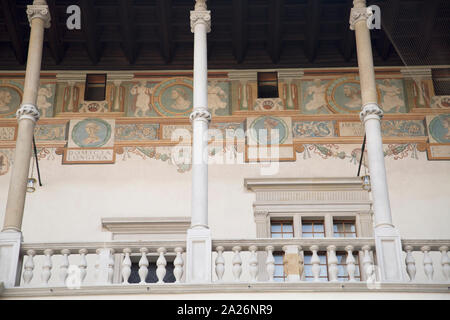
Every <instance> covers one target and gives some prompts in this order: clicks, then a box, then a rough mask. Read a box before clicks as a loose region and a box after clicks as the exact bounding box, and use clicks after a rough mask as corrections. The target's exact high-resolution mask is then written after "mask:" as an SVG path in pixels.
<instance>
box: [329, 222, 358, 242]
mask: <svg viewBox="0 0 450 320" xmlns="http://www.w3.org/2000/svg"><path fill="white" fill-rule="evenodd" d="M333 233H334V236H335V237H336V238H356V227H355V221H352V220H334V221H333Z"/></svg>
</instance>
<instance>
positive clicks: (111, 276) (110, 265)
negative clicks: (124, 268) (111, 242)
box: [107, 249, 115, 284]
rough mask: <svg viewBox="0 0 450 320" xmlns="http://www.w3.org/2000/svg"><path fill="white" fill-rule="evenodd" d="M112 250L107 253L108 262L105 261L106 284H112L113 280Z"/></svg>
mask: <svg viewBox="0 0 450 320" xmlns="http://www.w3.org/2000/svg"><path fill="white" fill-rule="evenodd" d="M114 253H115V251H114V249H110V250H109V253H108V261H107V265H108V283H110V284H112V283H113V278H114Z"/></svg>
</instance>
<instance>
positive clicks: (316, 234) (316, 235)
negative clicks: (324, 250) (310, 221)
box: [314, 233, 325, 238]
mask: <svg viewBox="0 0 450 320" xmlns="http://www.w3.org/2000/svg"><path fill="white" fill-rule="evenodd" d="M314 238H325V233H314Z"/></svg>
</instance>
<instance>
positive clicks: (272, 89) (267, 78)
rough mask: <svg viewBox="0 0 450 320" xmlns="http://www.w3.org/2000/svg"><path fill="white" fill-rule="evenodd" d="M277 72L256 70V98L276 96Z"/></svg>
mask: <svg viewBox="0 0 450 320" xmlns="http://www.w3.org/2000/svg"><path fill="white" fill-rule="evenodd" d="M278 97H279V95H278V74H277V73H276V72H258V98H278Z"/></svg>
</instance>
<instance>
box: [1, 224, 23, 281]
mask: <svg viewBox="0 0 450 320" xmlns="http://www.w3.org/2000/svg"><path fill="white" fill-rule="evenodd" d="M21 242H22V233H21V232H16V231H3V232H0V283H2V282H3V285H4V287H5V288H13V287H14V286H15V285H16V283H19V281H20V266H21V264H22V260H21V259H20V244H21Z"/></svg>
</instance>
